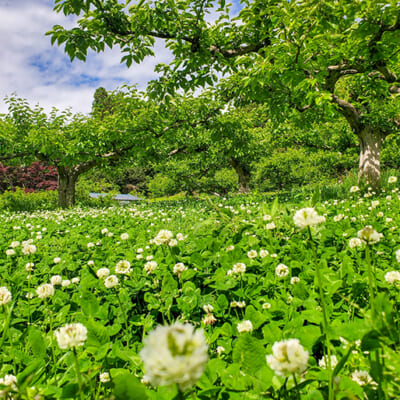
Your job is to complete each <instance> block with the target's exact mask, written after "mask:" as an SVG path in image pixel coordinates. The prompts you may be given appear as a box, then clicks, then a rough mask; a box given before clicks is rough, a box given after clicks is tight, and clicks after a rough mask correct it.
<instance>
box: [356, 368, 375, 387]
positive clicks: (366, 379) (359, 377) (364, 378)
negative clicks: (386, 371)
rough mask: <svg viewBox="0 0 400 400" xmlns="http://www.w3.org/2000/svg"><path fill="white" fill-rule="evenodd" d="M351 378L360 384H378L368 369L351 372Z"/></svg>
mask: <svg viewBox="0 0 400 400" xmlns="http://www.w3.org/2000/svg"><path fill="white" fill-rule="evenodd" d="M350 378H351V379H352V380H353V381H354V382H356V383H358V384H359V385H360V386H364V385H376V382H375V381H374V380H373V379H372V377H371V375H370V374H369V373H368V372H367V371H360V370H356V371H354V372H353V373H352V374H351V376H350Z"/></svg>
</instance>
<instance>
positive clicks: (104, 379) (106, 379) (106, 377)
mask: <svg viewBox="0 0 400 400" xmlns="http://www.w3.org/2000/svg"><path fill="white" fill-rule="evenodd" d="M99 380H100V382H101V383H107V382H110V380H111V378H110V374H109V372H102V373H101V374H100V375H99Z"/></svg>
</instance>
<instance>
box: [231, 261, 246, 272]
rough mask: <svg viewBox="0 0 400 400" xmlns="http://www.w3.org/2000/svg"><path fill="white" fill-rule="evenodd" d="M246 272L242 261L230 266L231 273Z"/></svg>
mask: <svg viewBox="0 0 400 400" xmlns="http://www.w3.org/2000/svg"><path fill="white" fill-rule="evenodd" d="M245 272H246V265H245V264H243V263H236V264H235V265H234V266H233V267H232V273H233V274H244V273H245Z"/></svg>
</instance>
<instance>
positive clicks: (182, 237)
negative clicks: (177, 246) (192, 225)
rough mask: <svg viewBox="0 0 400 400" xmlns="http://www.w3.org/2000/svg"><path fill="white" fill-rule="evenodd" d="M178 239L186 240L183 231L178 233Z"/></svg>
mask: <svg viewBox="0 0 400 400" xmlns="http://www.w3.org/2000/svg"><path fill="white" fill-rule="evenodd" d="M176 239H177V240H179V241H182V240H185V239H186V237H185V236H184V235H183V234H182V233H177V234H176Z"/></svg>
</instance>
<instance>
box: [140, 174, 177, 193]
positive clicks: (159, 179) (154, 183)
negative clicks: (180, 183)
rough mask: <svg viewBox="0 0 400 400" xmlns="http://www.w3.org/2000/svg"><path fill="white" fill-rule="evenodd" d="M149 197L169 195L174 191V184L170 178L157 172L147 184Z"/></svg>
mask: <svg viewBox="0 0 400 400" xmlns="http://www.w3.org/2000/svg"><path fill="white" fill-rule="evenodd" d="M147 189H148V191H149V192H150V196H151V197H162V196H170V195H172V194H175V192H176V184H175V182H174V180H173V179H172V178H169V177H167V176H164V175H162V174H157V175H155V176H154V178H153V179H151V180H150V181H149V183H148V184H147Z"/></svg>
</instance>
